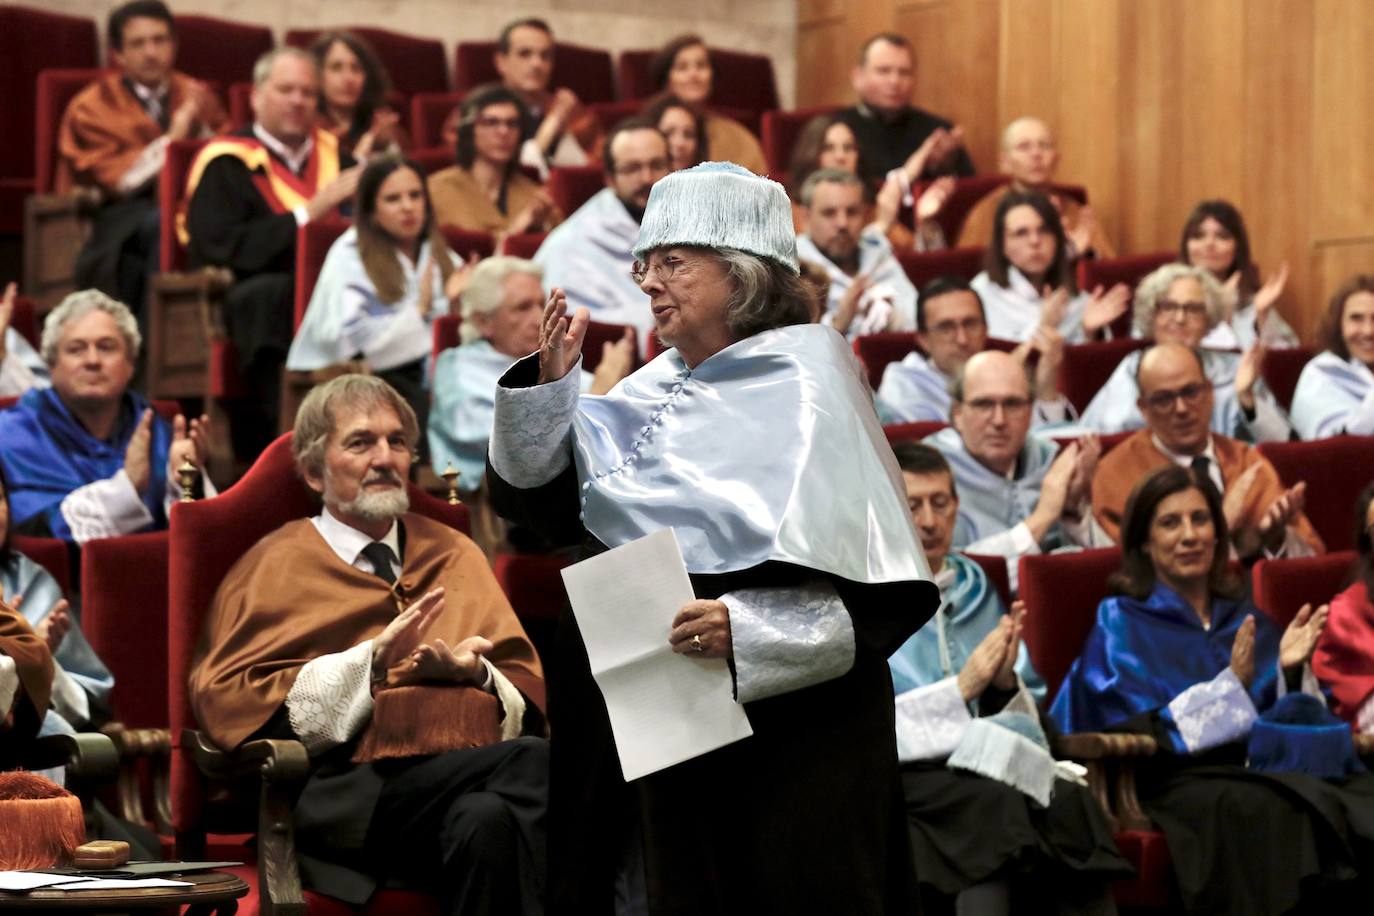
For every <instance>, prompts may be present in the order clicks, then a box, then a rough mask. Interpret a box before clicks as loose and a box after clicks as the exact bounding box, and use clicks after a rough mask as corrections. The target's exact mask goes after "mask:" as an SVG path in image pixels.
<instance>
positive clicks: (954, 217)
mask: <svg viewBox="0 0 1374 916" xmlns="http://www.w3.org/2000/svg"><path fill="white" fill-rule="evenodd" d="M1010 180H1011V179H1010V178H1008V177H1007V176H1006V175H975V176H973V177H972V178H960V179H958V180H957V181H955V183H954V190H953V191H952V192H951V193H950V195H949V197H948V198H947V199H946V200H945V205H944V206H943V207H941V208H940V212H939V213H937V214H936V215H935V221H936V222H937V223H939V224H940V229H941V230H942V231H943V232H944V234H945V241H947V242H948V243H949V244H951V245H953V244H955V243H956V242H958V240H959V233H960V232H962V231H963V228H964V220H965V219H967V218H968V215H969V212H970V211H971V210H972V209H973V208H974V207H975V206H976V205H977V204H978V202H979V201H981V200H982V199H983V198H984V197H987V196H988V195H989V194H991V193H992V192H993V191H996V190H997V189H998V188H1000V187H1002V186H1003V185H1004V184H1006V183H1007V182H1008V181H1010ZM1050 187H1051V189H1053V190H1054V191H1055V192H1056V193H1059V194H1063V195H1065V196H1067V197H1072V198H1073V199H1074V200H1076V201H1078V202H1079V203H1080V204H1085V203H1087V202H1088V191H1087V189H1086V188H1084V187H1083V186H1081V185H1073V184H1054V185H1050ZM921 190H924V187H922V189H921ZM918 193H919V191H918ZM975 241H976V242H978V243H979V244H982V245H986V244H988V243H989V242H990V241H991V239H976V240H975Z"/></svg>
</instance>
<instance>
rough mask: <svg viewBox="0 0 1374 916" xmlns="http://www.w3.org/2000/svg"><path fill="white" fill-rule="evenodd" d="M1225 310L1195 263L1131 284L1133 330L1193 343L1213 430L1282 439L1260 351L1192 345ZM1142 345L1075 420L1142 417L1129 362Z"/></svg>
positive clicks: (1112, 421)
mask: <svg viewBox="0 0 1374 916" xmlns="http://www.w3.org/2000/svg"><path fill="white" fill-rule="evenodd" d="M1225 318H1226V293H1225V291H1224V290H1223V289H1222V287H1221V284H1220V283H1218V282H1217V280H1216V278H1215V277H1213V276H1212V274H1211V273H1210V272H1209V271H1207V270H1206V269H1205V268H1202V267H1190V266H1188V265H1185V264H1166V265H1164V266H1163V267H1161V268H1159V269H1158V270H1156V271H1155V272H1154V273H1152V274H1150V275H1149V276H1148V277H1146V278H1145V279H1144V280H1141V281H1140V285H1139V286H1137V287H1136V290H1135V315H1134V321H1135V327H1134V328H1133V334H1134V335H1135V336H1136V337H1150V338H1154V341H1155V343H1177V344H1182V345H1183V346H1185V347H1191V348H1193V349H1195V350H1198V354H1199V356H1200V358H1201V360H1202V368H1203V371H1205V372H1206V374H1207V379H1208V381H1210V382H1211V383H1212V387H1213V391H1214V400H1213V407H1212V432H1214V433H1220V434H1222V435H1223V436H1231V437H1233V438H1236V439H1244V440H1245V441H1247V442H1283V441H1285V440H1287V439H1288V436H1289V433H1290V431H1291V427H1290V426H1289V424H1288V418H1287V417H1286V416H1284V413H1283V408H1281V407H1279V405H1278V402H1277V401H1275V400H1274V395H1273V394H1271V393H1270V391H1269V389H1268V388H1267V387H1266V386H1265V384H1264V379H1263V378H1261V377H1260V367H1261V365H1262V361H1263V359H1264V351H1263V349H1262V348H1259V347H1252V348H1250V350H1248V351H1246V352H1245V353H1244V354H1238V353H1232V352H1230V351H1227V350H1199V349H1198V348H1199V347H1200V346H1201V345H1202V338H1203V337H1204V336H1206V335H1207V333H1208V332H1209V331H1211V330H1212V329H1213V328H1215V327H1216V326H1217V325H1218V324H1219V323H1221V322H1222V321H1224V320H1225ZM1140 356H1141V351H1137V352H1135V353H1131V354H1129V355H1128V356H1127V357H1126V358H1125V359H1123V360H1122V361H1121V363H1120V364H1119V365H1118V366H1117V367H1116V370H1115V371H1114V372H1112V374H1111V377H1110V378H1108V379H1107V382H1106V384H1105V385H1103V386H1102V388H1101V389H1100V390H1099V391H1098V392H1097V394H1096V395H1094V396H1093V399H1092V400H1091V401H1090V402H1089V403H1088V407H1087V409H1086V410H1084V411H1083V416H1082V417H1080V418H1079V422H1080V423H1082V424H1083V425H1084V426H1088V427H1091V428H1092V429H1095V430H1097V431H1098V432H1100V433H1119V432H1123V431H1125V430H1128V429H1140V428H1141V427H1143V426H1144V425H1145V418H1144V417H1143V416H1142V415H1141V413H1140V408H1139V407H1138V406H1136V399H1137V398H1139V397H1140V385H1139V384H1138V383H1137V381H1136V370H1137V368H1138V367H1139V366H1140Z"/></svg>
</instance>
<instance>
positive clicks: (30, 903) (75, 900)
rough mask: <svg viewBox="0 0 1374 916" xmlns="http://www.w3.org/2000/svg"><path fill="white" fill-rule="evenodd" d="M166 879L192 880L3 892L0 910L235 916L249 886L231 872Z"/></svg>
mask: <svg viewBox="0 0 1374 916" xmlns="http://www.w3.org/2000/svg"><path fill="white" fill-rule="evenodd" d="M159 877H163V876H159ZM165 877H168V878H170V880H173V881H189V882H191V886H190V887H139V888H127V889H125V890H105V891H101V890H94V891H55V890H45V889H39V890H35V891H29V892H27V893H14V892H10V891H0V910H24V911H28V910H42V911H44V912H45V913H81V914H85V916H89V914H92V913H129V912H138V913H140V914H143V916H147V914H148V912H149V911H153V912H156V911H158V910H163V911H165V912H167V913H177V912H178V911H179V910H180V908H181V907H183V906H185V907H186V908H187V909H186V916H210V914H214V916H233V914H234V912H235V911H236V910H237V909H238V907H239V905H238V899H239V898H240V897H242V896H244V895H245V894H247V893H248V885H247V884H245V883H244V882H243V880H242V879H241V878H239V877H237V876H236V875H231V874H229V873H228V872H222V871H203V872H193V873H191V874H188V875H169V876H165Z"/></svg>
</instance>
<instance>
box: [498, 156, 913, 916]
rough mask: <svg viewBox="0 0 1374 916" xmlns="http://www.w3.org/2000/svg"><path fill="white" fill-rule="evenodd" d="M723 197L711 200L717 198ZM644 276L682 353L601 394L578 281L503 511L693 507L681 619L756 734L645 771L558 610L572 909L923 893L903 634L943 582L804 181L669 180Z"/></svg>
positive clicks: (658, 523)
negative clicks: (815, 226) (812, 232)
mask: <svg viewBox="0 0 1374 916" xmlns="http://www.w3.org/2000/svg"><path fill="white" fill-rule="evenodd" d="M707 215H709V218H708V217H707ZM635 256H636V257H637V258H638V259H640V263H638V264H637V266H636V268H635V279H636V281H637V282H638V283H639V284H640V287H641V288H642V289H643V291H644V292H645V293H646V294H647V295H648V296H649V302H648V303H646V305H647V306H648V307H649V308H650V309H652V311H653V315H654V322H655V325H656V329H657V332H658V335H659V337H660V338H661V339H662V340H663V341H664V342H665V343H667V344H669V345H670V346H671V347H672V349H670V350H668V351H667V352H666V353H664V354H662V355H660V356H659V357H658V358H657V359H655V360H653V361H652V362H651V363H649V364H648V365H647V366H645V367H644V368H642V369H640V370H639V371H637V372H635V373H634V374H632V375H631V376H630V377H629V378H627V379H625V381H623V382H622V383H621V384H620V385H618V386H617V387H616V388H615V389H614V390H613V391H612V392H611V393H610V394H609V395H607V396H605V397H582V398H579V396H578V391H577V387H578V386H577V379H576V376H575V374H574V373H573V371H572V370H573V369H574V368H575V367H576V366H577V363H578V360H579V358H580V350H581V346H582V340H583V334H584V332H585V329H586V323H587V315H586V312H585V311H581V310H580V311H579V312H578V313H577V314H575V315H570V314H568V312H567V306H566V302H565V300H564V298H563V295H562V292H561V291H560V290H556V289H555V290H554V291H553V294H552V296H551V297H550V299H549V304H548V306H547V307H546V309H545V311H544V319H543V326H542V328H541V331H540V350H539V354H538V357H537V358H535V357H528V358H526V359H523V360H521V361H520V362H518V363H516V365H515V366H513V367H512V368H511V370H510V371H509V372H507V373H506V375H505V376H503V377H502V379H501V385H500V387H499V388H498V389H497V393H496V425H495V429H494V431H493V434H492V443H491V450H490V455H489V458H488V476H489V477H490V478H491V483H492V497H493V500H494V502H495V504H496V506H497V509H498V510H499V511H501V512H502V513H503V514H505V515H506V516H507V517H508V518H511V519H513V520H518V521H521V522H525V523H528V524H531V525H536V526H539V527H541V528H542V529H543V530H544V531H545V532H546V533H548V534H549V535H550V536H551V537H555V538H558V539H559V540H561V542H563V543H578V542H584V541H585V542H588V543H590V544H591V545H592V547H593V549H601V548H605V547H616V546H619V545H621V544H625V543H628V542H630V541H633V540H635V539H637V538H639V537H642V536H644V535H646V534H649V533H651V532H653V531H657V530H661V529H663V528H666V527H672V528H673V529H674V530H675V531H676V534H677V538H678V541H679V543H680V544H681V545H682V548H683V559H684V561H685V563H686V567H687V570H688V573H689V574H690V575H691V580H692V585H693V588H694V590H695V593H696V596H697V598H698V600H695V601H693V602H691V603H689V604H688V605H686V606H685V607H683V608H682V609H681V610H680V612H679V613H678V614H677V616H676V618H675V620H674V621H672V624H671V626H665V628H664V634H663V638H664V639H665V640H667V641H668V642H669V643H670V644H671V645H672V647H673V649H674V651H677V652H680V653H683V654H687V653H700V654H702V655H703V656H704V657H709V658H727V659H731V660H732V663H733V671H734V675H735V686H736V696H737V699H738V701H739V702H740V703H742V704H744V706H745V711H746V712H747V714H748V716H749V719H750V722H751V724H752V727H753V731H754V734H753V735H752V737H750V738H747V739H745V740H743V741H741V742H738V743H736V744H732V745H729V746H727V747H725V748H722V749H720V750H717V751H714V752H712V753H709V754H706V755H703V756H701V757H697V758H695V759H692V760H688V761H685V762H683V763H680V764H678V765H676V766H673V767H670V768H668V769H666V770H662V771H660V772H657V773H654V774H652V775H649V776H646V777H644V778H642V779H639V780H636V781H635V782H633V783H629V784H627V783H626V782H625V781H624V779H623V778H622V776H621V770H620V767H619V763H618V760H617V757H616V752H615V744H614V742H613V740H612V736H611V731H610V725H609V721H608V719H607V716H606V712H605V704H604V702H603V701H602V699H601V696H600V694H599V692H598V691H597V689H596V686H595V683H594V682H593V680H592V678H591V677H590V673H589V668H588V661H587V654H586V648H585V647H584V645H583V643H582V637H581V635H580V632H579V630H578V628H577V624H576V621H575V620H574V619H573V618H572V616H571V615H566V616H565V618H564V620H563V621H562V622H561V625H560V635H559V641H558V644H557V652H556V661H555V662H554V664H553V665H551V668H552V669H553V671H554V678H555V683H554V684H553V685H552V689H551V691H550V694H551V696H552V697H554V707H553V713H552V715H553V722H554V724H553V726H552V727H553V728H554V729H556V730H557V732H558V736H559V738H558V750H557V752H556V753H555V755H554V762H553V771H552V776H551V790H552V807H551V815H550V888H551V894H550V911H551V912H578V913H583V912H599V913H609V912H611V911H612V907H613V904H614V898H615V896H616V895H617V885H619V887H620V890H619V893H620V894H621V895H623V896H629V897H630V898H631V899H636V900H639V901H641V903H643V902H647V910H648V912H650V913H669V912H671V913H726V912H779V913H783V912H845V913H909V912H911V911H912V909H913V907H914V901H913V886H912V885H913V882H912V875H911V867H910V858H909V856H910V853H909V851H908V840H907V835H906V823H905V817H904V815H903V813H902V795H901V785H900V782H899V774H898V770H897V762H896V761H897V758H896V747H895V723H894V712H893V705H892V682H891V677H890V675H889V673H888V669H887V656H888V655H889V654H891V652H893V651H894V650H895V649H896V648H897V647H898V646H900V645H901V644H902V642H903V641H904V640H905V639H906V638H907V637H908V636H910V635H911V633H912V632H914V631H915V629H916V628H917V627H918V626H920V624H921V623H923V622H924V621H925V620H927V619H928V618H929V617H930V615H931V614H932V613H933V611H934V609H935V605H936V603H937V601H938V596H937V593H936V589H935V587H934V586H933V585H932V584H931V583H930V582H929V581H927V580H929V578H930V573H929V569H928V567H927V566H926V563H925V559H924V556H923V555H922V553H921V548H920V544H919V543H918V541H917V538H916V536H915V532H914V530H913V528H912V524H911V518H910V515H909V513H908V512H907V511H906V507H905V504H904V502H903V497H904V491H903V489H902V483H901V477H900V474H899V471H898V469H897V467H896V465H895V463H894V460H893V457H892V452H891V449H890V448H888V447H887V445H886V442H885V440H884V439H883V434H882V429H881V426H880V425H879V423H878V419H877V416H876V414H875V413H874V411H873V406H872V399H871V397H870V396H869V394H868V392H867V389H866V386H865V385H864V382H863V379H862V377H861V375H860V372H859V369H858V367H857V365H856V363H855V362H854V360H853V358H852V357H851V356H850V354H849V351H848V348H847V347H846V346H845V343H844V340H843V339H842V338H841V337H840V336H839V335H838V334H836V333H835V332H834V331H833V330H832V329H830V328H827V327H824V326H821V325H812V324H807V323H806V322H807V319H808V293H807V291H806V290H805V289H804V288H803V287H802V285H801V281H800V280H799V279H798V277H797V262H796V247H795V236H794V235H793V232H792V226H791V218H790V208H789V205H788V201H787V196H786V193H785V192H784V191H783V189H782V186H781V185H778V184H776V183H775V182H771V181H768V180H766V179H762V178H757V177H755V176H753V175H751V174H750V173H749V172H748V171H747V170H745V169H743V168H741V167H740V166H737V165H734V164H732V163H706V164H704V165H700V166H697V167H695V168H692V169H687V170H685V171H682V172H676V173H674V174H672V175H669V176H668V177H667V178H664V179H662V180H661V181H659V182H658V184H656V185H654V189H653V191H652V193H651V195H650V197H649V205H648V209H647V210H646V212H645V216H644V221H643V223H642V225H641V230H640V235H639V240H638V242H637V244H636V245H635Z"/></svg>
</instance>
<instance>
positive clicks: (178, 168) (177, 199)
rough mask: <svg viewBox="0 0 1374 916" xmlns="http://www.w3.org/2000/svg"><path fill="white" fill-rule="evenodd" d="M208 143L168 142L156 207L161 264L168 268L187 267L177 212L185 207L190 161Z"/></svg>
mask: <svg viewBox="0 0 1374 916" xmlns="http://www.w3.org/2000/svg"><path fill="white" fill-rule="evenodd" d="M204 145H205V141H203V140H173V141H172V142H171V143H168V144H167V159H166V161H165V162H164V164H163V166H162V171H161V172H160V173H158V177H157V208H158V215H159V217H160V219H161V222H162V226H161V233H162V234H161V236H160V237H159V240H158V251H159V258H158V261H159V266H160V267H161V269H162V270H164V271H167V272H172V271H178V270H185V269H186V248H185V246H183V245H182V244H181V241H180V240H179V239H178V238H177V232H176V226H177V221H178V214H184V213H185V208H186V179H187V178H188V177H189V176H190V174H191V163H193V162H194V161H195V158H196V154H197V153H199V152H200V148H201V147H202V146H204Z"/></svg>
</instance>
